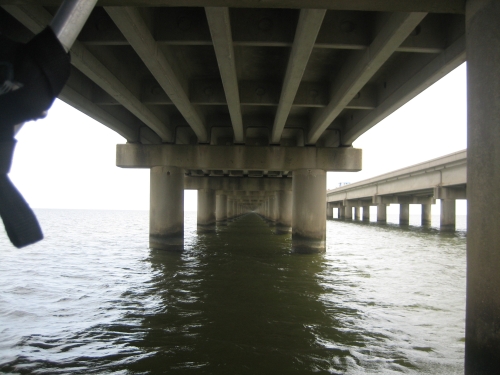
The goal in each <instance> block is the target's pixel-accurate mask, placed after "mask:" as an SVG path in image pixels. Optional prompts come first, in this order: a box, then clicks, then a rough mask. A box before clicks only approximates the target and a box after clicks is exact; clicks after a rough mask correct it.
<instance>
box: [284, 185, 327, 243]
mask: <svg viewBox="0 0 500 375" xmlns="http://www.w3.org/2000/svg"><path fill="white" fill-rule="evenodd" d="M292 196H293V195H292V192H291V191H287V190H280V191H278V205H279V211H278V222H277V223H276V234H281V233H289V232H291V231H292ZM331 211H332V212H333V208H332V209H331Z"/></svg>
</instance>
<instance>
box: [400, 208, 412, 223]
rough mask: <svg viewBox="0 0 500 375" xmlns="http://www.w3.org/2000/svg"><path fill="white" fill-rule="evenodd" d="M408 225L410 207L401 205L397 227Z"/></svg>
mask: <svg viewBox="0 0 500 375" xmlns="http://www.w3.org/2000/svg"><path fill="white" fill-rule="evenodd" d="M408 224H410V205H409V204H408V203H401V204H400V205H399V225H408Z"/></svg>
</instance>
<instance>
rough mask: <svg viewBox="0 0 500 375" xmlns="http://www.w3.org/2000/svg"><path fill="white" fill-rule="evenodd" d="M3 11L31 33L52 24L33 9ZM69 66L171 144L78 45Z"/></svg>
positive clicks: (158, 122)
mask: <svg viewBox="0 0 500 375" xmlns="http://www.w3.org/2000/svg"><path fill="white" fill-rule="evenodd" d="M3 8H4V9H5V10H6V11H7V12H8V13H10V14H11V15H12V16H13V17H14V18H16V19H17V20H18V21H19V22H20V23H22V24H23V25H25V26H26V27H27V28H28V29H29V30H30V31H32V32H33V33H39V32H40V31H42V30H43V28H45V26H47V25H48V24H49V23H50V21H51V20H52V15H51V14H50V13H49V12H47V11H46V10H45V9H44V8H43V7H41V6H37V5H26V6H7V5H6V6H3ZM71 63H72V64H73V65H74V66H75V67H76V68H77V69H78V70H80V71H81V72H82V73H83V74H85V75H86V76H87V77H88V78H90V79H91V80H92V81H93V82H95V83H96V84H97V85H98V86H99V87H101V88H102V89H103V90H104V91H106V92H107V93H108V94H109V95H111V96H112V97H113V98H115V99H116V100H117V101H118V102H119V103H120V104H122V105H123V106H124V107H125V108H126V109H128V110H129V111H130V112H131V113H133V114H134V115H135V116H137V118H139V119H140V120H141V121H142V122H143V123H144V124H146V125H147V126H149V127H150V128H151V129H152V130H153V131H154V132H155V133H156V134H158V135H159V136H160V137H161V139H162V140H163V141H165V142H172V141H173V132H172V131H171V130H170V129H169V128H168V127H167V126H166V125H165V124H164V123H163V122H162V121H161V120H160V119H158V117H156V116H155V115H154V114H153V112H151V111H150V110H149V109H148V108H147V107H146V106H145V105H144V104H142V103H141V102H140V100H139V99H138V98H137V97H136V96H135V95H134V94H133V93H132V92H131V91H130V90H129V89H128V88H127V87H126V86H125V85H124V84H123V83H122V82H121V81H120V80H119V79H118V78H117V77H116V76H115V75H114V74H113V73H112V72H111V71H110V70H109V69H108V68H106V67H105V66H104V65H103V64H102V63H101V62H100V61H99V60H98V59H97V58H96V57H95V56H94V55H93V54H92V53H90V51H89V50H88V49H87V48H86V47H85V46H84V45H83V44H82V43H80V42H79V41H75V43H74V44H73V47H72V48H71Z"/></svg>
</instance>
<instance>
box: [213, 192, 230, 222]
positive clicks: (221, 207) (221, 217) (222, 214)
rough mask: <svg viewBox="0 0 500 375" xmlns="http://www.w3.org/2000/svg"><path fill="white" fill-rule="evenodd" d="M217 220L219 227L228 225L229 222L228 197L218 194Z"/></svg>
mask: <svg viewBox="0 0 500 375" xmlns="http://www.w3.org/2000/svg"><path fill="white" fill-rule="evenodd" d="M215 202H216V207H215V219H216V222H217V225H226V221H227V196H226V195H223V194H218V195H217V197H216V201H215Z"/></svg>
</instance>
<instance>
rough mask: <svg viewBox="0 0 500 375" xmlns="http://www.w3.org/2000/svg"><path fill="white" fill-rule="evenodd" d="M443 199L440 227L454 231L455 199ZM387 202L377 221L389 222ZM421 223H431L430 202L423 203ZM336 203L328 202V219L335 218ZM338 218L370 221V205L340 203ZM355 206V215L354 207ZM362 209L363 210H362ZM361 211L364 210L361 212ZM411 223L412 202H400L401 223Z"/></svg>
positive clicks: (379, 208)
mask: <svg viewBox="0 0 500 375" xmlns="http://www.w3.org/2000/svg"><path fill="white" fill-rule="evenodd" d="M440 200H441V213H440V229H441V230H442V231H454V230H455V229H456V214H455V213H456V210H455V199H440ZM387 206H388V205H387V204H385V203H381V204H378V205H377V206H376V207H377V223H386V222H387ZM420 206H421V213H422V214H421V225H422V226H429V225H431V207H432V205H431V204H430V203H426V204H421V205H420ZM334 208H335V207H334V204H332V203H327V209H326V212H327V213H326V216H327V218H328V219H333V209H334ZM336 208H338V217H337V218H338V219H342V220H353V219H354V220H361V216H362V220H363V221H370V205H366V206H349V205H346V206H343V205H338V207H336ZM353 208H354V216H353V210H352V209H353ZM361 209H362V210H361ZM361 212H363V213H362V214H361ZM409 223H410V204H409V203H400V204H399V224H400V225H408V224H409Z"/></svg>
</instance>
